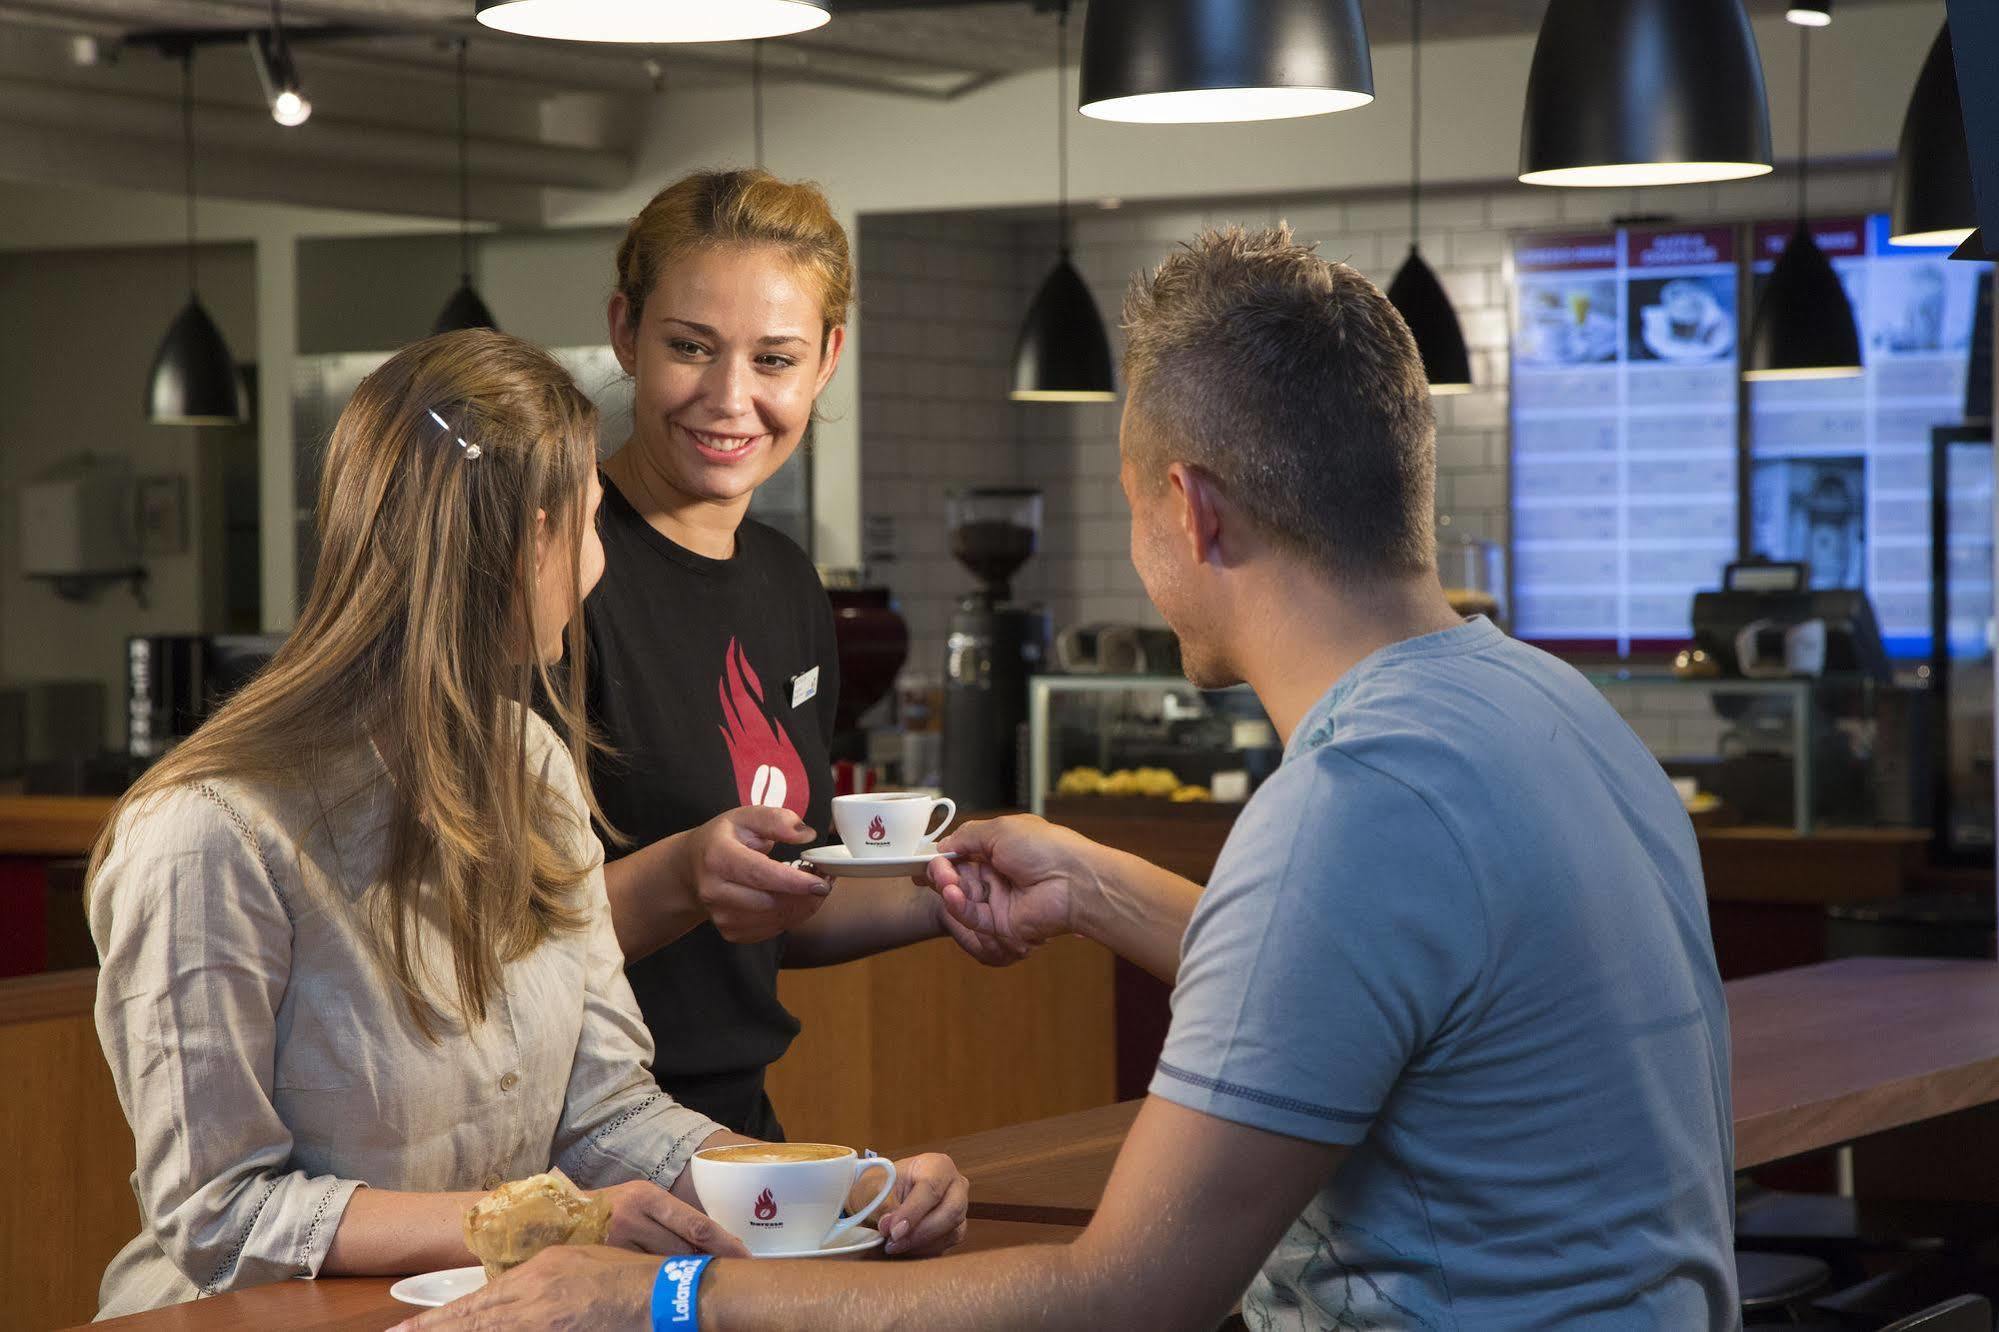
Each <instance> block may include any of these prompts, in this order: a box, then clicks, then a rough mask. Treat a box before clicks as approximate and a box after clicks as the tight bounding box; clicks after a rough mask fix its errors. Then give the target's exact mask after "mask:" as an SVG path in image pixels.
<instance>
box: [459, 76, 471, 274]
mask: <svg viewBox="0 0 1999 1332" xmlns="http://www.w3.org/2000/svg"><path fill="white" fill-rule="evenodd" d="M468 45H469V43H467V42H466V40H465V39H464V38H463V37H460V38H459V39H458V275H459V278H460V279H461V280H462V281H463V283H464V285H466V286H468V287H469V286H471V285H472V169H471V165H470V152H469V148H468V144H469V142H470V137H469V136H470V133H471V130H470V121H469V120H468V118H467V114H466V92H465V84H466V77H465V56H466V48H467V47H468Z"/></svg>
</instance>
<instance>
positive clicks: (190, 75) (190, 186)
mask: <svg viewBox="0 0 1999 1332" xmlns="http://www.w3.org/2000/svg"><path fill="white" fill-rule="evenodd" d="M180 140H181V157H182V159H183V164H184V165H185V167H186V170H187V294H188V298H189V299H190V300H192V299H193V298H194V294H195V292H196V291H197V290H198V288H199V284H198V283H197V282H196V281H195V271H194V243H195V231H194V47H192V46H189V47H188V48H187V49H186V50H184V51H182V52H181V53H180Z"/></svg>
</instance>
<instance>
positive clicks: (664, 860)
mask: <svg viewBox="0 0 1999 1332" xmlns="http://www.w3.org/2000/svg"><path fill="white" fill-rule="evenodd" d="M688 837H689V834H688V833H684V832H681V833H675V834H674V835H673V836H671V837H662V838H661V839H660V840H659V841H657V842H654V843H653V844H652V845H650V846H647V847H643V848H641V849H639V850H637V851H634V852H632V853H631V854H630V855H628V856H620V857H619V858H618V859H616V860H612V861H607V862H606V863H605V865H604V893H605V895H606V896H607V897H608V898H609V899H610V902H611V927H612V928H613V929H614V930H616V931H617V934H618V947H619V948H620V949H622V950H623V951H624V954H625V958H626V960H628V961H634V962H635V961H637V960H638V959H639V958H642V957H645V956H646V955H647V954H649V953H654V952H657V951H658V950H660V949H662V948H664V947H666V946H667V945H668V944H670V943H672V942H673V941H674V940H675V939H678V938H679V937H680V936H681V935H683V934H685V933H687V932H688V931H689V930H691V929H693V928H694V927H695V926H696V925H699V924H700V923H701V922H702V921H704V920H706V919H708V913H707V912H706V911H705V910H704V909H703V908H702V906H701V898H700V896H699V895H698V894H697V893H696V892H695V890H694V878H693V876H692V875H691V874H689V873H687V870H686V866H685V859H686V857H685V854H684V852H685V851H686V843H687V840H688Z"/></svg>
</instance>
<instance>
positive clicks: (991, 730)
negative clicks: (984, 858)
mask: <svg viewBox="0 0 1999 1332" xmlns="http://www.w3.org/2000/svg"><path fill="white" fill-rule="evenodd" d="M945 503H946V508H945V517H946V521H947V522H948V523H949V525H950V532H951V553H952V554H953V555H955V556H956V557H957V559H958V563H960V564H962V565H964V566H965V568H966V569H968V570H970V571H971V574H972V576H973V577H974V578H977V579H978V580H979V583H980V586H979V588H978V589H977V590H976V591H973V592H970V593H968V594H966V595H965V596H964V597H963V598H961V599H960V600H959V602H958V609H957V611H956V612H954V613H953V614H952V616H951V636H950V638H949V639H948V640H947V642H946V650H945V658H944V794H946V795H948V796H950V797H951V798H952V799H953V800H955V801H957V802H958V807H959V808H960V809H962V810H965V811H967V812H968V813H969V812H974V811H981V810H993V809H1001V808H1007V807H1013V806H1019V807H1024V806H1025V805H1026V804H1027V800H1026V793H1025V792H1023V791H1022V790H1021V789H1020V782H1021V776H1022V774H1023V773H1024V772H1026V770H1027V764H1026V762H1025V760H1024V758H1023V755H1022V750H1023V749H1024V748H1025V746H1026V743H1027V736H1026V731H1027V680H1028V677H1029V676H1030V675H1033V674H1034V673H1035V672H1037V671H1039V670H1040V669H1041V663H1042V661H1043V659H1044V658H1045V657H1046V656H1047V652H1048V614H1047V612H1046V611H1044V610H1042V609H1041V608H1040V607H1039V606H1023V605H1017V604H1015V603H1014V602H1013V600H1012V598H1013V587H1012V579H1013V575H1014V573H1015V572H1016V571H1017V570H1018V569H1019V568H1020V566H1021V565H1023V564H1025V563H1026V562H1027V558H1028V557H1029V556H1030V555H1032V554H1034V550H1035V546H1036V545H1037V544H1038V543H1039V541H1040V538H1041V492H1040V491H1039V490H1035V489H1032V488H1029V487H1020V486H979V487H974V488H972V489H968V490H960V491H957V492H954V493H953V494H951V495H950V496H948V497H947V498H946V502H945Z"/></svg>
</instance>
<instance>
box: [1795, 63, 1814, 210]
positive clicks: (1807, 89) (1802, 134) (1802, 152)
mask: <svg viewBox="0 0 1999 1332" xmlns="http://www.w3.org/2000/svg"><path fill="white" fill-rule="evenodd" d="M1811 40H1812V30H1811V29H1810V28H1807V27H1805V26H1804V25H1803V24H1799V25H1798V225H1799V226H1803V225H1804V223H1805V217H1806V212H1805V182H1806V179H1807V178H1808V177H1809V176H1810V175H1811V171H1812V152H1811V144H1812V137H1811V135H1812V130H1811V124H1812V121H1811V116H1810V115H1809V114H1808V112H1807V107H1808V106H1809V105H1810V101H1811V93H1812V48H1811Z"/></svg>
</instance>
